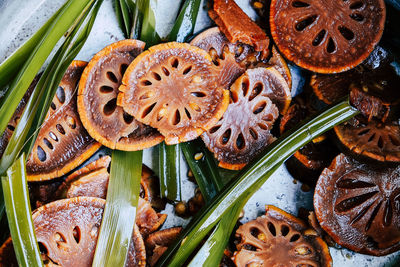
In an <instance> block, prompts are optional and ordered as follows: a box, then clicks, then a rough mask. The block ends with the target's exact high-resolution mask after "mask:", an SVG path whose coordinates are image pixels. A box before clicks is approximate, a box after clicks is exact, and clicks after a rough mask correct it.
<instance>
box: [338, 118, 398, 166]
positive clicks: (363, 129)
mask: <svg viewBox="0 0 400 267" xmlns="http://www.w3.org/2000/svg"><path fill="white" fill-rule="evenodd" d="M361 119H362V118H360V120H357V119H353V120H351V121H349V122H346V123H343V124H340V125H338V126H336V127H335V128H334V130H335V133H336V136H337V138H338V139H339V141H340V143H341V144H343V145H344V146H345V147H346V148H347V149H348V150H350V151H352V152H353V153H355V154H357V155H361V156H365V157H368V158H371V159H374V160H378V161H382V162H400V126H399V124H398V122H397V121H394V122H387V123H382V122H379V121H376V120H372V121H370V122H362V121H361Z"/></svg>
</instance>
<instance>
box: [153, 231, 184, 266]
mask: <svg viewBox="0 0 400 267" xmlns="http://www.w3.org/2000/svg"><path fill="white" fill-rule="evenodd" d="M181 231H182V227H173V228H168V229H164V230H161V231H157V232H154V233H152V234H150V235H149V236H148V237H147V238H146V240H145V244H146V249H147V251H148V254H150V257H149V258H148V263H149V264H150V266H154V265H155V264H156V263H157V261H158V259H159V258H160V257H161V256H162V254H164V252H165V251H166V250H167V249H168V247H169V246H170V245H171V244H172V242H174V240H175V239H176V238H177V237H178V236H179V234H180V233H181Z"/></svg>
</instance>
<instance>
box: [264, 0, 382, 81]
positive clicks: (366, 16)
mask: <svg viewBox="0 0 400 267" xmlns="http://www.w3.org/2000/svg"><path fill="white" fill-rule="evenodd" d="M385 16H386V9H385V4H384V1H383V0H351V1H323V0H316V1H311V0H284V1H278V0H272V1H271V11H270V25H271V34H272V37H273V39H274V41H275V43H276V44H277V46H278V48H279V50H280V51H281V52H282V53H283V54H284V55H285V56H286V57H287V58H288V59H289V60H291V61H293V62H294V63H296V64H297V65H299V66H300V67H303V68H305V69H308V70H311V71H315V72H320V73H336V72H342V71H346V70H348V69H351V68H353V67H355V66H357V65H358V64H360V63H361V62H362V61H364V60H365V59H366V58H367V57H368V55H369V54H370V53H371V52H372V50H373V48H374V46H375V45H376V44H377V43H378V42H379V40H380V38H381V36H382V33H383V28H384V23H385Z"/></svg>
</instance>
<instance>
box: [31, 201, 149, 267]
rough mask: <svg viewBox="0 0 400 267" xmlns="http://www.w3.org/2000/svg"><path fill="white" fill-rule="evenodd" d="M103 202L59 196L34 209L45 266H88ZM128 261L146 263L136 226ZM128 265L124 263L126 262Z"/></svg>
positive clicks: (98, 227) (137, 263)
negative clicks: (58, 198)
mask: <svg viewBox="0 0 400 267" xmlns="http://www.w3.org/2000/svg"><path fill="white" fill-rule="evenodd" d="M104 206H105V201H104V200H103V199H100V198H91V197H77V198H70V199H62V200H58V201H55V202H51V203H49V204H47V205H44V206H42V207H40V208H39V209H37V210H36V211H34V213H33V215H32V219H33V224H34V226H35V232H36V237H37V241H38V243H39V248H40V250H41V253H42V257H43V258H44V263H45V265H61V266H91V264H92V261H93V257H94V252H95V248H96V242H97V238H98V233H99V229H100V224H101V219H102V216H103V210H104ZM132 235H133V236H132V240H133V246H132V243H131V246H130V248H129V250H134V251H135V252H133V253H132V252H129V255H134V256H135V257H134V258H131V257H129V258H128V260H127V263H129V264H136V266H145V261H146V252H145V248H144V243H143V239H142V237H141V235H140V233H139V231H138V229H137V226H135V229H134V231H133V234H132ZM129 264H127V265H129Z"/></svg>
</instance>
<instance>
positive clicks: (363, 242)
mask: <svg viewBox="0 0 400 267" xmlns="http://www.w3.org/2000/svg"><path fill="white" fill-rule="evenodd" d="M399 201H400V168H399V167H396V168H382V169H378V168H376V166H373V165H371V164H364V163H360V162H358V161H356V160H354V159H351V158H349V157H347V156H345V155H344V154H340V155H339V156H337V157H336V158H335V160H334V161H333V162H332V164H331V165H330V166H329V168H327V169H325V170H324V171H323V172H322V174H321V176H320V178H319V180H318V183H317V186H316V188H315V194H314V208H315V213H316V216H317V218H318V221H319V223H320V225H321V227H322V228H323V229H324V230H325V231H326V232H327V233H328V234H329V235H330V236H331V237H332V238H333V239H334V241H335V242H337V243H338V244H339V245H341V246H344V247H346V248H349V249H351V250H354V251H356V252H360V253H365V254H370V255H376V256H381V255H386V254H389V253H392V252H394V251H396V250H399V249H400V208H399V207H400V205H399V203H400V202H399Z"/></svg>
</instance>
